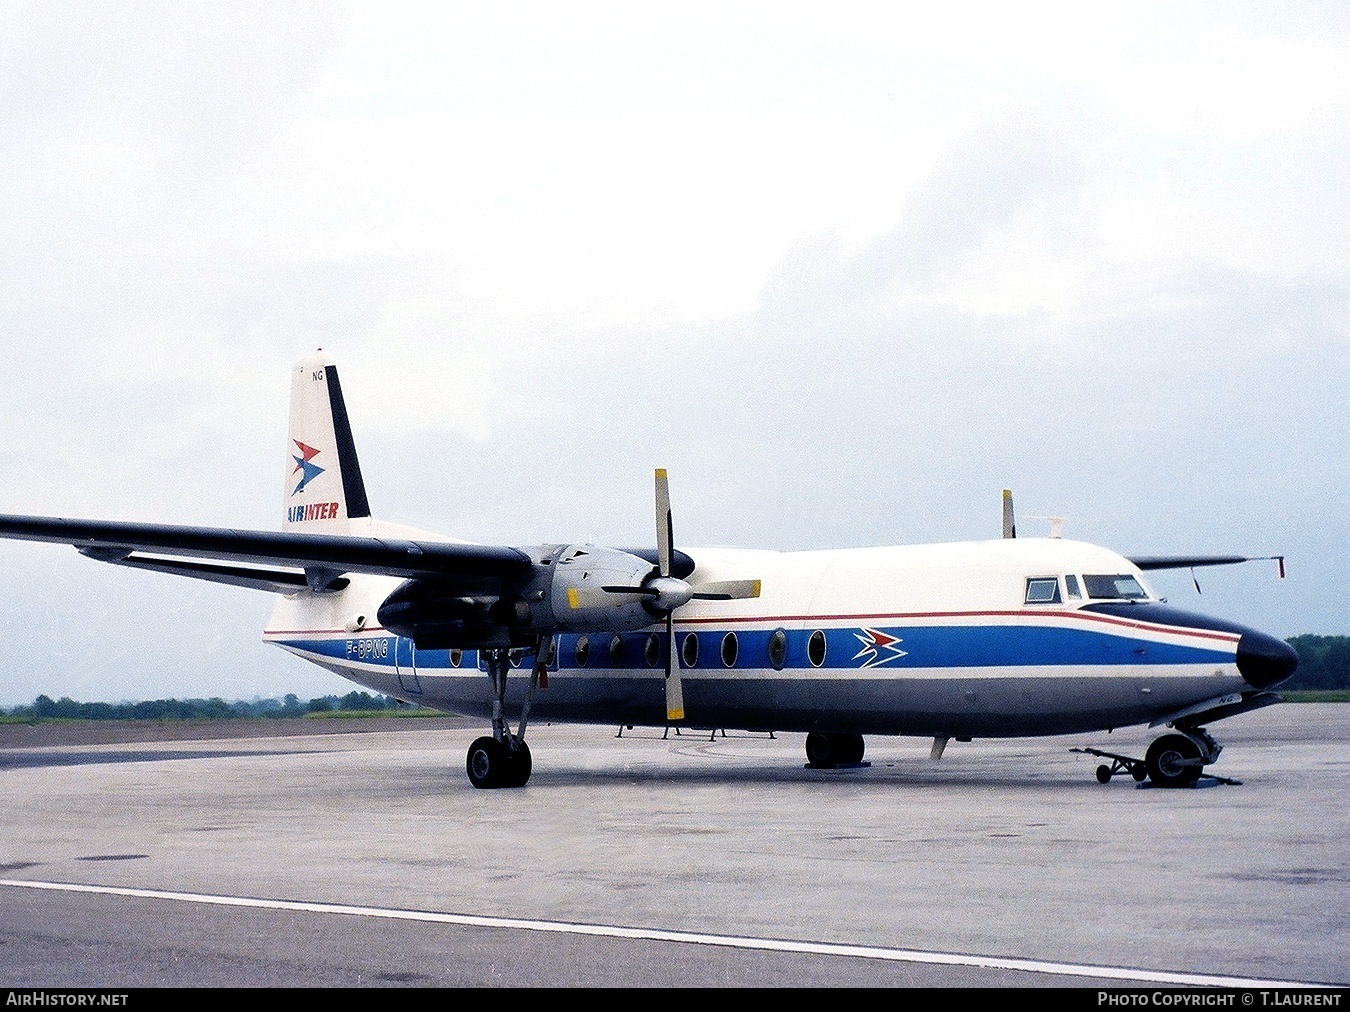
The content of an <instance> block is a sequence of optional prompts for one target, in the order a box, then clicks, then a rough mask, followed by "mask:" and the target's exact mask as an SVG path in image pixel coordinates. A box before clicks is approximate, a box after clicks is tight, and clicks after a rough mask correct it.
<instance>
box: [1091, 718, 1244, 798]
mask: <svg viewBox="0 0 1350 1012" xmlns="http://www.w3.org/2000/svg"><path fill="white" fill-rule="evenodd" d="M1072 751H1074V752H1082V753H1084V754H1086V755H1094V756H1098V757H1100V758H1102V759H1110V760H1111V762H1110V764H1109V765H1108V764H1106V763H1102V765H1100V766H1098V767H1097V782H1098V783H1102V784H1106V783H1110V782H1111V778H1112V777H1113V776H1114V775H1115V774H1117V773H1128V774H1129V775H1130V776H1131V777H1133V778H1134V779H1135V781H1136V782H1138V783H1140V784H1143V782H1144V780H1146V779H1147V780H1148V781H1149V783H1150V784H1152V785H1153V786H1154V787H1194V786H1195V785H1196V783H1197V782H1198V781H1199V780H1200V778H1201V776H1204V777H1206V779H1209V780H1213V781H1215V782H1217V783H1221V784H1241V782H1242V781H1240V780H1231V779H1229V778H1228V777H1216V776H1215V775H1214V774H1212V773H1208V774H1207V773H1205V772H1204V769H1205V767H1206V766H1208V765H1209V764H1210V763H1212V762H1214V761H1215V760H1216V759H1218V758H1219V753H1220V752H1221V751H1223V746H1222V745H1220V744H1219V743H1218V742H1216V741H1215V740H1214V739H1213V738H1212V737H1210V735H1209V732H1208V731H1206V730H1205V729H1204V728H1202V727H1188V728H1185V729H1179V730H1177V731H1174V732H1172V733H1171V734H1165V735H1163V736H1162V737H1161V738H1158V739H1157V740H1156V741H1154V742H1153V744H1151V745H1150V746H1149V747H1148V751H1147V752H1146V753H1144V758H1143V759H1135V758H1132V757H1131V756H1124V755H1117V754H1116V753H1114V752H1103V751H1101V750H1100V749H1095V748H1076V749H1073V750H1072Z"/></svg>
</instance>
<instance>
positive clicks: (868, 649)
mask: <svg viewBox="0 0 1350 1012" xmlns="http://www.w3.org/2000/svg"><path fill="white" fill-rule="evenodd" d="M853 635H854V636H856V637H857V638H858V642H859V643H861V644H862V649H861V650H859V651H858V652H857V653H856V654H854V655H853V659H854V660H855V661H857V660H862V662H863V663H862V666H863V667H864V668H876V667H880V666H881V665H883V664H886V663H888V662H890V661H893V660H896V659H897V658H900V657H904V656H905V655H906V654H907V653H909V651H908V650H901V649H900V643H901V640H900V638H899V637H898V636H890V635H887V634H886V633H884V632H882V631H881V630H880V629H862V630H860V631H859V632H855V633H854V634H853Z"/></svg>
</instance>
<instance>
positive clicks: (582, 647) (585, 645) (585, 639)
mask: <svg viewBox="0 0 1350 1012" xmlns="http://www.w3.org/2000/svg"><path fill="white" fill-rule="evenodd" d="M576 658H577V667H579V668H584V667H585V666H586V662H587V661H589V660H590V659H591V638H590V637H589V636H578V637H577V648H576Z"/></svg>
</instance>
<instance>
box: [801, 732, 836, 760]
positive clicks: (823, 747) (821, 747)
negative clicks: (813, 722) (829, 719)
mask: <svg viewBox="0 0 1350 1012" xmlns="http://www.w3.org/2000/svg"><path fill="white" fill-rule="evenodd" d="M806 761H807V762H808V763H810V764H811V765H812V766H833V765H834V764H835V763H837V762H838V761H839V757H838V756H837V755H835V747H834V736H833V735H830V734H824V733H822V732H820V731H812V732H811V733H810V734H808V735H807V736H806Z"/></svg>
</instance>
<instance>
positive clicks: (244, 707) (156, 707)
mask: <svg viewBox="0 0 1350 1012" xmlns="http://www.w3.org/2000/svg"><path fill="white" fill-rule="evenodd" d="M398 706H399V703H398V700H396V699H394V698H393V697H391V696H372V695H371V694H370V693H369V692H349V693H347V694H346V695H345V696H319V697H318V698H316V699H311V700H310V701H309V702H308V703H302V702H301V701H300V698H299V697H298V696H296V695H295V693H293V692H292V693H287V695H286V696H285V698H283V699H255V700H253V701H251V702H250V701H246V700H237V701H235V702H233V703H227V702H226V701H225V700H223V699H220V698H219V697H217V698H213V699H151V700H146V701H144V702H140V703H78V702H76V701H75V700H73V699H71V698H69V697H68V696H62V697H61V698H60V699H52V698H51V697H50V696H38V697H37V699H35V700H33V703H32V705H31V706H24V705H20V706H15V707H13V708H12V709H10V710H9V711H7V712H8V715H9V716H11V717H31V718H33V719H35V720H37V719H51V718H56V717H64V718H72V719H77V720H191V719H203V718H205V719H213V720H214V719H220V718H222V717H226V718H228V717H303V716H304V715H305V714H307V713H332V712H334V711H339V712H340V711H356V710H377V711H378V710H394V709H397V708H398ZM0 712H6V711H3V710H0Z"/></svg>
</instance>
